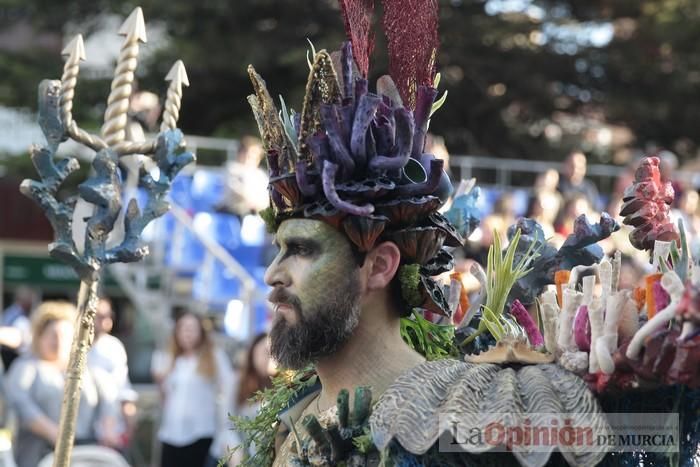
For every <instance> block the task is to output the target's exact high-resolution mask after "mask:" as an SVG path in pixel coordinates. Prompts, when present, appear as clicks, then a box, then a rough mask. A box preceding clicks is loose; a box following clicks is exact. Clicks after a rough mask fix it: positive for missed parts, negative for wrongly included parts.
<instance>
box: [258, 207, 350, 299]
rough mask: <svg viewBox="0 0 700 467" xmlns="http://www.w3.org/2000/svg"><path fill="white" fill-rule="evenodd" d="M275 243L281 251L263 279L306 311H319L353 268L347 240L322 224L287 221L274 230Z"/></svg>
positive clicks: (318, 222)
mask: <svg viewBox="0 0 700 467" xmlns="http://www.w3.org/2000/svg"><path fill="white" fill-rule="evenodd" d="M275 242H276V243H277V245H278V246H279V249H280V251H279V253H278V254H277V257H276V258H275V260H274V261H273V262H272V264H271V265H270V266H269V268H268V270H267V272H266V274H265V280H266V282H267V283H268V284H269V285H272V286H275V285H282V286H284V287H285V289H286V290H287V291H288V292H289V293H291V294H293V295H295V296H296V297H297V298H298V299H299V301H300V302H301V306H302V310H304V311H305V312H311V311H314V310H318V309H319V308H321V307H322V305H323V304H324V303H325V302H327V301H328V296H329V294H332V293H334V291H335V289H336V287H339V286H341V285H342V284H346V283H347V281H348V273H349V272H350V271H351V270H353V269H355V268H356V266H355V259H354V257H353V254H352V250H351V247H350V242H349V241H348V239H347V238H345V236H343V235H342V234H341V233H340V232H338V231H337V230H335V229H333V227H331V226H329V225H328V224H326V223H325V222H322V221H318V220H312V219H288V220H286V221H284V222H283V223H282V224H281V225H280V227H279V229H278V230H277V235H276V239H275Z"/></svg>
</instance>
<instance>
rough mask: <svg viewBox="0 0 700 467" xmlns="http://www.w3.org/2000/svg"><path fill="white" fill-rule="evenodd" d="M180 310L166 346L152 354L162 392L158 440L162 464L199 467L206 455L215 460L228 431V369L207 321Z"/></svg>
mask: <svg viewBox="0 0 700 467" xmlns="http://www.w3.org/2000/svg"><path fill="white" fill-rule="evenodd" d="M205 323H208V322H205V321H204V320H203V319H202V317H200V316H199V315H197V314H195V313H192V312H189V311H185V312H183V313H181V314H180V315H179V316H177V318H176V320H175V328H174V330H173V335H172V338H171V344H170V348H169V350H168V352H167V354H166V355H163V358H158V356H157V354H156V355H155V356H154V362H153V377H154V379H155V380H156V381H157V382H158V383H159V385H160V389H161V394H162V397H163V413H162V417H161V424H160V429H159V430H158V439H159V440H160V441H161V446H162V451H161V465H162V466H163V467H180V466H181V467H202V466H204V465H205V462H206V460H207V457H208V455H210V456H212V457H214V458H216V459H218V458H220V457H222V456H223V455H224V454H225V453H226V450H227V444H230V442H229V440H230V439H231V438H232V435H233V431H232V430H231V429H230V427H229V425H230V424H229V422H228V414H230V413H232V412H233V410H232V406H233V386H234V385H233V371H232V369H231V365H230V362H229V359H228V358H227V357H226V355H225V354H224V353H223V351H221V350H220V349H218V348H215V346H214V343H213V342H212V337H211V335H210V329H209V327H208V324H205Z"/></svg>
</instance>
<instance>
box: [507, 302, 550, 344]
mask: <svg viewBox="0 0 700 467" xmlns="http://www.w3.org/2000/svg"><path fill="white" fill-rule="evenodd" d="M510 314H511V315H513V317H514V318H515V320H516V321H517V322H518V323H519V324H520V325H521V326H522V327H523V328H524V329H525V332H526V333H527V338H528V340H529V341H530V345H531V346H532V347H535V348H537V347H542V346H544V338H543V337H542V333H541V332H540V330H539V328H538V327H537V324H535V322H534V321H533V319H532V316H530V313H528V312H527V309H526V308H525V307H524V306H523V304H522V303H520V300H518V299H517V298H516V299H515V300H513V303H512V304H511V306H510Z"/></svg>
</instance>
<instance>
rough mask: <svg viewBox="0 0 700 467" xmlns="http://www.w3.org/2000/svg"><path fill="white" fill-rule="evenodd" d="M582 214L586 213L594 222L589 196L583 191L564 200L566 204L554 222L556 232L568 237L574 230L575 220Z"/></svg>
mask: <svg viewBox="0 0 700 467" xmlns="http://www.w3.org/2000/svg"><path fill="white" fill-rule="evenodd" d="M581 214H585V215H586V216H587V217H588V219H589V220H590V221H591V222H593V219H591V204H590V202H589V201H588V197H587V196H586V195H585V194H583V193H576V194H573V195H572V196H571V197H570V198H569V199H567V200H566V202H564V206H563V207H562V209H561V210H560V211H559V214H558V215H557V219H556V220H555V222H554V230H555V232H556V233H558V234H559V235H561V236H562V237H564V238H566V237H568V236H569V235H570V234H572V233H573V232H574V221H575V220H576V218H577V217H578V216H580V215H581Z"/></svg>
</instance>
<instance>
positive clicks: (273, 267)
mask: <svg viewBox="0 0 700 467" xmlns="http://www.w3.org/2000/svg"><path fill="white" fill-rule="evenodd" d="M264 279H265V283H266V284H267V285H269V286H270V287H288V286H289V285H290V277H289V273H288V272H287V270H286V268H285V267H284V266H283V265H282V264H280V262H279V261H278V259H277V258H276V259H275V260H274V261H273V262H272V263H271V264H270V265H269V266H268V267H267V269H266V270H265V278H264Z"/></svg>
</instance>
